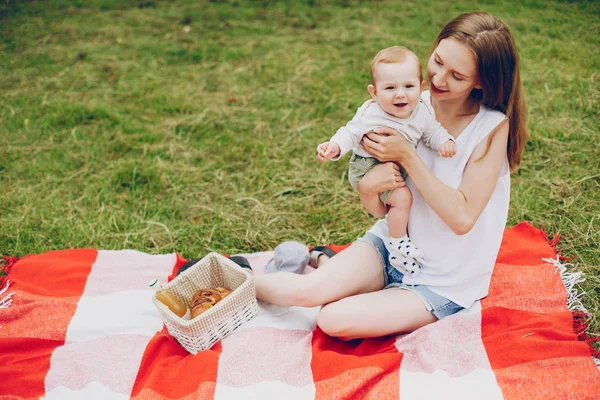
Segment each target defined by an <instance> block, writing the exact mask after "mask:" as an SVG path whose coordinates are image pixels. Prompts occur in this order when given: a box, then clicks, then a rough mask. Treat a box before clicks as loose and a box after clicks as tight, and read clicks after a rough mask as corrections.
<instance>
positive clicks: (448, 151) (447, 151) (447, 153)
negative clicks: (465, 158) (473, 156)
mask: <svg viewBox="0 0 600 400" xmlns="http://www.w3.org/2000/svg"><path fill="white" fill-rule="evenodd" d="M438 154H439V155H440V156H441V157H448V158H449V157H454V155H455V154H456V143H454V141H452V140H448V141H447V142H446V143H444V144H443V145H442V147H440V149H439V150H438Z"/></svg>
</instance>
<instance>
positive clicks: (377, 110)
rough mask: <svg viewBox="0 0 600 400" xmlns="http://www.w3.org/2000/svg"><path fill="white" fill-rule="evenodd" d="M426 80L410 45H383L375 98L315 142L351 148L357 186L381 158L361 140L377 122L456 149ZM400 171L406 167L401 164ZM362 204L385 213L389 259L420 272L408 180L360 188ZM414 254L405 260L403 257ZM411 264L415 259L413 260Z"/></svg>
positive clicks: (334, 156)
mask: <svg viewBox="0 0 600 400" xmlns="http://www.w3.org/2000/svg"><path fill="white" fill-rule="evenodd" d="M424 86H425V82H424V81H423V74H422V72H421V63H420V62H419V59H418V57H417V56H416V55H415V54H414V53H413V52H412V51H410V50H408V49H407V48H406V47H402V46H393V47H388V48H387V49H383V50H381V51H380V52H379V53H378V54H377V55H376V56H375V58H374V59H373V61H372V63H371V84H370V85H369V86H368V87H367V89H368V91H369V93H370V94H371V97H372V99H370V100H367V101H366V102H365V103H364V104H363V105H362V106H360V108H359V109H358V111H357V112H356V115H355V116H354V118H352V121H350V122H348V124H347V125H346V126H343V127H341V128H340V129H338V131H337V132H336V133H335V135H334V136H333V137H332V138H331V139H330V140H329V141H328V142H324V143H321V144H319V145H318V146H317V153H318V156H319V159H320V160H321V161H323V162H325V161H326V160H328V159H330V160H334V161H336V160H338V159H339V158H341V157H343V156H344V155H345V154H346V153H348V152H349V151H350V150H352V151H353V152H354V154H353V155H352V158H351V159H350V166H349V170H348V180H349V181H350V185H352V187H353V188H354V189H355V190H357V189H358V182H359V181H360V180H361V179H362V178H363V177H364V176H365V174H366V173H367V172H368V171H369V170H370V169H371V168H373V167H374V166H375V165H377V164H379V161H378V160H377V159H375V158H373V157H372V156H370V155H369V153H367V152H366V151H365V150H364V149H363V148H362V146H361V144H360V142H361V140H362V137H363V136H364V135H365V134H367V133H369V132H372V131H373V129H375V128H377V127H379V126H387V127H389V128H393V129H395V130H397V131H398V132H400V133H401V134H402V135H403V136H404V137H405V138H406V140H407V141H408V142H409V143H410V144H411V145H412V146H414V147H416V146H417V143H418V141H419V140H420V139H422V140H423V141H424V143H425V145H427V146H429V147H431V148H433V149H435V150H436V151H437V152H438V155H440V156H442V157H453V156H454V155H455V154H456V144H455V142H454V138H453V137H452V136H450V134H448V131H446V129H444V128H443V127H442V125H441V124H440V123H439V122H437V121H436V119H435V116H434V115H433V114H432V113H431V112H430V111H429V109H428V108H427V106H426V105H425V104H422V100H421V99H420V95H421V91H422V90H423V88H424ZM400 171H401V174H402V177H404V178H406V171H404V169H403V168H402V167H400ZM360 200H361V202H362V204H363V206H364V207H365V208H366V209H367V211H369V212H370V213H371V214H373V215H374V216H375V217H382V216H384V215H385V214H386V213H387V218H388V225H389V230H390V232H389V234H390V239H389V242H388V243H387V244H386V245H387V247H388V250H389V253H390V264H392V265H393V266H394V267H395V268H398V269H400V271H401V272H408V273H409V274H410V275H411V276H416V275H418V274H419V273H420V270H421V266H420V263H421V261H422V258H423V253H422V252H421V251H419V250H418V249H417V248H416V247H415V246H414V245H413V244H412V242H411V241H410V239H409V238H408V235H407V227H408V215H409V213H410V207H411V205H412V194H411V192H410V189H409V188H408V187H406V186H404V187H401V188H397V189H394V190H390V191H387V192H383V193H379V196H377V195H366V194H362V193H361V194H360ZM398 255H402V256H404V257H407V258H412V259H414V261H415V262H414V263H408V264H407V263H406V261H404V262H401V261H400V260H404V257H398ZM411 264H412V265H411Z"/></svg>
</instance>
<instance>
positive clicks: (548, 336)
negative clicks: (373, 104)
mask: <svg viewBox="0 0 600 400" xmlns="http://www.w3.org/2000/svg"><path fill="white" fill-rule="evenodd" d="M270 255H271V253H270V252H267V253H258V254H255V255H251V256H250V261H251V263H252V265H253V268H259V267H260V266H262V265H264V263H265V262H266V260H268V258H269V257H270ZM542 258H556V254H555V250H554V248H553V246H552V245H550V244H549V243H548V241H547V240H546V236H545V234H544V233H543V232H542V231H540V230H538V229H535V228H533V227H532V226H530V225H528V224H525V223H522V224H519V225H517V226H516V227H514V228H511V229H507V230H506V233H505V236H504V240H503V243H502V247H501V251H500V254H499V256H498V259H497V265H496V268H495V271H494V275H493V277H492V282H491V288H490V293H489V296H488V297H487V298H485V299H484V300H482V301H481V302H478V303H476V304H475V306H473V307H472V308H471V309H469V310H464V311H462V312H460V313H458V314H456V315H454V316H451V317H448V318H446V319H444V320H441V321H439V322H437V323H435V324H432V325H429V326H426V327H424V328H421V329H419V330H417V331H416V332H413V333H411V334H408V335H400V336H395V337H384V338H379V339H366V340H362V341H352V342H343V341H340V340H338V339H334V338H331V337H328V336H327V335H325V334H324V333H323V332H322V331H320V330H319V329H318V328H317V327H316V317H317V314H318V308H300V307H290V308H287V307H276V306H272V305H268V304H264V303H260V314H259V316H258V317H257V318H255V319H253V320H252V321H250V322H248V323H246V324H245V325H243V326H242V327H241V328H239V329H238V330H237V331H235V332H234V333H233V334H232V335H230V336H229V337H227V338H226V339H224V340H222V341H221V342H218V343H217V344H216V345H215V346H213V348H211V349H210V350H207V351H204V352H201V353H198V354H197V355H195V356H192V355H189V354H188V353H187V352H186V351H185V350H184V349H183V348H182V347H181V346H179V345H178V344H177V342H176V341H175V340H174V339H173V338H171V337H170V336H169V335H168V333H167V332H166V329H164V327H163V324H162V321H161V319H160V316H159V314H158V312H157V310H156V309H155V307H154V305H153V304H152V302H151V300H150V298H151V295H152V290H151V289H149V288H148V287H147V283H148V281H150V280H151V279H152V278H155V277H159V279H160V280H162V281H163V282H164V281H166V280H167V277H169V276H171V277H172V276H173V274H174V272H175V271H176V270H177V269H178V268H179V266H181V265H182V264H183V262H184V261H185V260H183V259H181V258H180V257H179V256H178V255H177V254H166V255H148V254H144V253H140V252H137V251H132V250H121V251H97V250H90V249H76V250H66V251H52V252H48V253H44V254H40V255H30V256H26V257H23V258H22V259H20V260H18V261H17V262H16V263H15V264H14V265H13V266H12V271H11V273H10V276H9V278H10V281H11V287H10V290H11V291H12V292H14V295H13V303H12V305H11V306H10V307H7V308H4V309H0V397H1V398H3V399H4V398H6V399H12V398H17V399H19V398H25V399H32V398H41V397H43V398H46V399H61V400H62V399H96V398H97V399H128V398H133V399H212V398H215V399H270V398H272V399H280V398H282V399H283V398H285V399H313V398H315V399H359V398H369V399H452V398H460V399H528V400H530V399H569V398H572V399H598V398H600V371H599V370H598V368H597V366H596V365H595V363H594V360H593V358H592V357H591V356H590V353H591V347H590V346H589V343H586V341H585V340H583V341H582V340H580V339H581V338H579V339H578V336H577V334H578V333H581V332H574V326H573V322H574V321H581V319H574V317H573V313H572V312H571V311H569V310H568V309H567V300H568V296H569V293H568V290H566V289H565V286H564V284H563V281H562V280H561V274H560V273H559V272H557V268H556V266H555V265H553V264H552V263H549V262H547V261H543V260H542Z"/></svg>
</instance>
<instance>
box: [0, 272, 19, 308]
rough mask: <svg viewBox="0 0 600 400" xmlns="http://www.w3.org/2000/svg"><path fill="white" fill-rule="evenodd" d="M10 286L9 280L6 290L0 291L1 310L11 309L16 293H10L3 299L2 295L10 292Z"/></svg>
mask: <svg viewBox="0 0 600 400" xmlns="http://www.w3.org/2000/svg"><path fill="white" fill-rule="evenodd" d="M9 286H10V281H9V280H8V279H7V280H6V287H5V288H4V289H2V290H0V308H8V307H10V305H11V304H12V302H13V300H12V297H13V294H15V292H10V293H9V294H7V295H6V296H4V297H2V295H3V294H4V293H5V292H6V291H7V290H8V287H9Z"/></svg>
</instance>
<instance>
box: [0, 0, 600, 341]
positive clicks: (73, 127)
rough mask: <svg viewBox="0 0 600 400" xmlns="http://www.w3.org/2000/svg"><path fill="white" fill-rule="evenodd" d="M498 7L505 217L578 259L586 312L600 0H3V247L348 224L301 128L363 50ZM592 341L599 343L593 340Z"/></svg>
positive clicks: (425, 34) (340, 113)
mask: <svg viewBox="0 0 600 400" xmlns="http://www.w3.org/2000/svg"><path fill="white" fill-rule="evenodd" d="M475 10H479V11H488V12H491V13H493V14H495V15H497V16H499V17H500V18H501V19H503V20H504V21H505V22H506V23H507V24H509V25H510V26H511V27H512V29H513V32H514V34H515V37H516V40H517V44H518V47H519V50H520V54H521V60H522V77H523V81H524V86H525V91H526V95H527V101H528V107H529V113H530V118H529V126H530V129H531V138H530V140H529V142H528V144H527V148H526V151H525V155H524V158H523V160H522V167H521V169H520V171H519V173H518V174H516V175H513V178H512V198H511V207H510V214H509V222H508V225H509V226H512V225H514V224H516V223H518V222H519V221H528V222H530V223H532V224H533V225H535V226H536V227H539V228H542V229H544V230H545V231H546V232H547V233H548V235H549V236H550V237H551V236H553V235H554V233H560V235H561V241H560V242H559V245H558V247H559V248H561V249H563V253H562V254H563V255H564V256H567V257H573V259H572V262H573V264H574V269H576V270H579V271H582V272H584V273H585V274H586V278H587V281H586V282H585V283H583V284H582V285H581V286H580V287H579V288H580V289H581V290H584V291H586V292H587V294H586V295H585V296H584V297H583V298H582V302H583V303H584V305H585V307H586V308H587V309H588V310H590V311H591V313H592V314H593V316H594V319H593V320H592V321H591V323H590V324H591V325H590V332H591V333H596V334H598V333H599V332H600V325H599V320H600V318H599V316H600V315H599V314H600V311H599V309H600V252H599V250H598V244H599V242H600V190H599V186H600V154H599V149H600V146H599V145H598V141H599V140H600V135H599V132H600V129H599V128H598V126H599V123H600V118H599V110H600V94H599V84H598V82H599V81H600V75H599V74H598V72H599V71H600V51H599V49H600V35H598V32H600V3H599V2H593V1H590V2H585V1H573V2H567V1H542V0H540V1H530V0H526V1H518V2H517V1H462V0H461V1H455V2H445V1H432V0H424V1H418V2H417V1H403V2H397V1H318V0H312V1H294V2H283V1H281V2H278V1H252V2H246V1H210V2H208V1H158V0H156V1H150V0H148V1H143V0H142V1H121V0H106V1H99V0H93V1H84V0H71V1H68V0H55V1H44V2H43V1H12V0H9V1H3V2H1V3H0V129H1V133H0V188H1V190H0V251H1V252H2V253H3V254H6V255H17V256H22V255H25V254H28V253H40V252H44V251H48V250H53V249H67V248H76V247H93V248H99V249H123V248H132V249H138V250H141V251H145V252H149V253H168V252H175V251H177V252H179V253H181V254H182V255H183V256H185V257H188V258H189V257H198V256H203V255H204V254H206V253H207V252H209V251H217V252H221V253H238V252H254V251H264V250H268V249H273V248H274V247H275V246H276V245H277V244H279V243H281V242H282V241H284V240H298V241H300V242H304V243H307V244H310V245H317V244H327V243H337V244H342V243H348V242H350V241H352V240H354V239H355V238H356V237H358V236H359V235H361V234H362V233H363V232H364V231H365V229H366V228H368V227H369V226H370V225H371V224H372V223H373V222H374V219H373V218H372V217H370V216H369V215H368V214H367V213H366V212H365V211H364V210H363V209H362V208H361V205H360V202H359V199H358V196H357V195H356V194H355V193H354V192H353V191H352V189H351V188H350V186H349V185H348V183H347V180H346V167H347V162H346V161H347V160H345V161H344V162H339V163H328V164H326V165H322V164H320V163H319V162H318V161H317V159H316V156H315V147H316V145H317V144H318V143H319V142H321V141H324V140H326V139H327V138H329V137H330V136H331V135H332V134H333V133H334V132H335V130H336V129H337V128H338V127H339V126H341V125H343V124H345V123H346V122H347V121H348V120H349V119H350V118H351V117H352V116H353V115H354V112H355V110H356V108H357V107H358V106H359V105H360V104H362V102H363V101H364V100H365V99H366V98H368V93H367V91H366V86H367V84H368V83H369V75H368V67H369V64H370V60H371V59H372V57H373V56H374V55H375V54H376V52H377V51H378V50H380V49H381V48H384V47H387V46H391V45H397V44H400V45H405V46H408V47H410V48H411V49H413V50H414V51H415V52H416V53H417V54H418V55H419V56H420V57H421V58H422V61H423V63H424V64H425V63H426V57H427V56H428V55H429V52H430V50H431V44H432V42H433V40H434V38H435V36H436V34H437V33H438V32H439V30H440V29H441V27H442V26H443V25H444V24H445V23H446V22H448V21H450V20H451V19H452V18H453V17H455V16H456V15H458V14H459V13H461V12H466V11H475ZM596 347H597V348H598V347H599V346H596Z"/></svg>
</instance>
